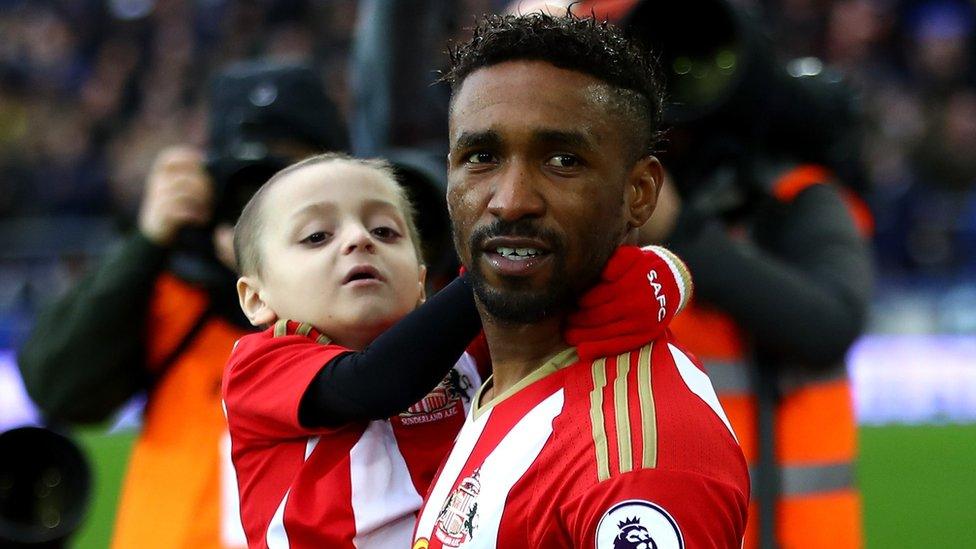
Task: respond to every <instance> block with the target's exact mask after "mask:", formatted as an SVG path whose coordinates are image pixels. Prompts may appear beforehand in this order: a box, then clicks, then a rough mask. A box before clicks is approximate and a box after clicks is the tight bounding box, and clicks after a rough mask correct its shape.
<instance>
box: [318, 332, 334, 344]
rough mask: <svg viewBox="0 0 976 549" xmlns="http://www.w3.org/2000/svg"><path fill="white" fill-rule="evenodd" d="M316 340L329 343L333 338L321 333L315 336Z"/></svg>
mask: <svg viewBox="0 0 976 549" xmlns="http://www.w3.org/2000/svg"><path fill="white" fill-rule="evenodd" d="M315 342H316V343H321V344H322V345H328V344H329V343H332V340H331V339H329V336H327V335H325V334H320V335H319V337H317V338H315Z"/></svg>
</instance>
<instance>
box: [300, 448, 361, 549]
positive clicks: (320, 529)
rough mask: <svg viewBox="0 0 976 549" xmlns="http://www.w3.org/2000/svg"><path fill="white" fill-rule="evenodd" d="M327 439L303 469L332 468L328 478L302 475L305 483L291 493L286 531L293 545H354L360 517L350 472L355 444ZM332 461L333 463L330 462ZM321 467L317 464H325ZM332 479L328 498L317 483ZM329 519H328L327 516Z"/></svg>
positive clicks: (319, 469) (305, 470)
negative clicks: (350, 462)
mask: <svg viewBox="0 0 976 549" xmlns="http://www.w3.org/2000/svg"><path fill="white" fill-rule="evenodd" d="M358 439H359V437H358V436H357V437H356V438H355V439H353V440H352V441H351V442H350V441H348V440H346V441H341V442H340V441H336V440H335V439H334V438H331V437H330V438H329V439H328V440H323V441H322V442H323V446H322V447H321V448H319V447H318V446H316V451H315V452H313V454H312V455H311V456H309V466H310V467H312V468H311V469H309V468H308V467H307V468H305V469H304V470H303V473H305V472H308V471H313V472H314V471H323V470H330V473H329V476H328V478H314V477H312V476H311V475H307V474H303V475H300V477H301V480H302V481H304V483H305V484H302V485H299V486H296V487H295V488H294V489H293V492H292V493H291V494H289V495H288V503H287V504H286V505H285V532H287V533H288V541H289V546H290V547H321V546H322V544H323V543H326V544H334V545H332V546H333V547H351V546H352V539H353V537H355V535H356V519H355V517H354V515H353V509H352V476H351V474H350V471H349V450H350V449H351V448H352V445H353V444H355V442H356V440H358ZM329 464H331V465H329ZM322 465H324V467H322V468H317V466H322ZM326 481H327V482H328V483H329V489H328V494H329V497H328V498H323V497H322V494H323V493H324V491H323V490H322V489H321V487H320V486H319V487H316V484H318V483H321V482H326ZM326 518H327V520H324V519H326Z"/></svg>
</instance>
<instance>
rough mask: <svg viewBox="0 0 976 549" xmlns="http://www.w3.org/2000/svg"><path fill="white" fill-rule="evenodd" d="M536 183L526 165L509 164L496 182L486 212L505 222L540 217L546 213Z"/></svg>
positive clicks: (521, 163)
mask: <svg viewBox="0 0 976 549" xmlns="http://www.w3.org/2000/svg"><path fill="white" fill-rule="evenodd" d="M537 183H538V182H537V181H536V176H535V175H534V174H533V171H532V170H531V168H530V167H529V166H528V165H526V163H524V162H518V161H515V162H511V163H510V164H508V166H507V167H506V169H505V170H503V171H502V173H501V174H499V176H498V179H497V180H496V184H495V189H494V194H493V195H492V197H491V200H490V201H489V202H488V212H489V213H491V214H492V215H494V216H495V217H497V218H499V219H503V220H505V221H516V220H519V219H522V218H525V217H539V216H541V215H542V214H543V213H545V211H546V203H545V200H544V199H543V197H542V195H540V194H539V189H538V184H537Z"/></svg>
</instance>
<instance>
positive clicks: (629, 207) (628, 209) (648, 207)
mask: <svg viewBox="0 0 976 549" xmlns="http://www.w3.org/2000/svg"><path fill="white" fill-rule="evenodd" d="M663 183H664V168H662V167H661V162H660V161H659V160H658V159H657V157H656V156H653V155H647V156H645V157H643V158H641V159H640V160H638V161H637V163H636V164H634V167H633V169H631V171H630V176H629V177H628V179H627V189H626V195H625V196H626V198H625V200H626V201H625V203H624V208H625V210H624V215H625V217H626V220H627V225H628V226H629V227H630V228H631V229H636V228H640V227H642V226H643V225H644V223H646V222H647V220H648V219H650V218H651V214H652V213H654V208H655V207H656V206H657V196H658V193H659V192H661V185H662V184H663Z"/></svg>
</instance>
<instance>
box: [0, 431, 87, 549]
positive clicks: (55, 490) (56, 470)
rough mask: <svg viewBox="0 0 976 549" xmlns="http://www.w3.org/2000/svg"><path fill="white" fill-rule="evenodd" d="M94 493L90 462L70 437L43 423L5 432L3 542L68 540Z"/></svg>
mask: <svg viewBox="0 0 976 549" xmlns="http://www.w3.org/2000/svg"><path fill="white" fill-rule="evenodd" d="M88 492H89V470H88V464H87V463H86V462H85V459H84V457H83V456H82V454H81V452H80V451H79V450H78V448H77V446H75V445H74V444H73V443H72V442H71V441H70V440H68V439H67V438H65V437H63V436H61V435H59V434H57V433H54V432H53V431H49V430H47V429H41V428H38V427H23V428H20V429H13V430H11V431H7V432H5V433H2V434H0V544H3V543H18V544H33V543H45V542H50V541H54V540H59V539H63V538H66V537H67V536H68V535H69V534H70V533H71V532H73V531H74V530H75V529H76V528H77V527H78V525H79V524H80V523H81V520H82V518H83V517H84V514H85V510H86V508H87V506H88Z"/></svg>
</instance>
